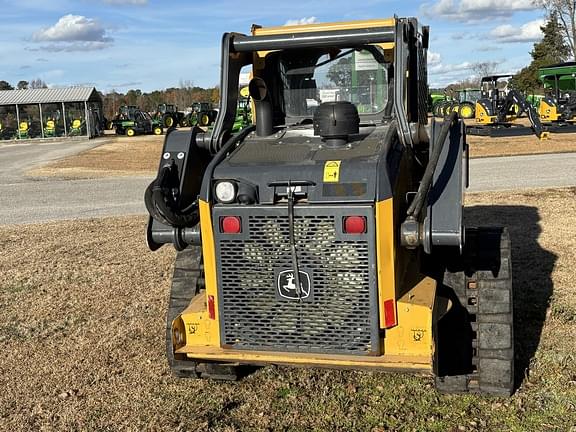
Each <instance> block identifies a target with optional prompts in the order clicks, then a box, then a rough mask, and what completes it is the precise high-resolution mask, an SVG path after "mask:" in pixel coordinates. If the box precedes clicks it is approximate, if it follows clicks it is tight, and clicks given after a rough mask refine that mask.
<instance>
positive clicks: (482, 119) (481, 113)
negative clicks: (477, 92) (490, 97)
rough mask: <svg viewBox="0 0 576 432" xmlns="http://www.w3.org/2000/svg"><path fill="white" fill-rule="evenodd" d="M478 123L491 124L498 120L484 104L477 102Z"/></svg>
mask: <svg viewBox="0 0 576 432" xmlns="http://www.w3.org/2000/svg"><path fill="white" fill-rule="evenodd" d="M475 112H476V123H479V124H483V125H490V124H493V123H495V122H496V116H493V115H490V114H489V113H488V111H487V110H486V108H485V107H484V105H482V104H480V103H478V102H476V109H475Z"/></svg>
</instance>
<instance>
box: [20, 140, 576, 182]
mask: <svg viewBox="0 0 576 432" xmlns="http://www.w3.org/2000/svg"><path fill="white" fill-rule="evenodd" d="M109 141H111V142H109ZM467 142H468V144H469V145H470V156H471V157H489V156H511V155H521V154H540V153H558V152H574V151H576V134H551V135H550V138H549V139H548V140H544V141H540V140H539V139H538V138H536V137H535V136H534V135H528V136H521V137H509V138H489V137H479V136H473V135H468V137H467ZM163 143H164V136H154V135H144V136H136V137H132V138H128V137H124V136H120V137H114V136H110V138H108V139H107V144H104V145H102V146H99V147H96V148H94V149H91V150H88V151H85V152H82V153H79V154H77V155H74V156H70V157H68V158H66V159H63V160H60V161H56V162H52V163H50V164H48V165H45V166H42V167H39V168H34V169H33V170H31V171H29V172H28V173H27V174H28V175H29V176H32V177H60V178H69V179H79V178H99V177H109V176H130V175H150V176H152V175H155V174H156V170H157V169H158V163H159V161H160V153H161V152H162V145H163Z"/></svg>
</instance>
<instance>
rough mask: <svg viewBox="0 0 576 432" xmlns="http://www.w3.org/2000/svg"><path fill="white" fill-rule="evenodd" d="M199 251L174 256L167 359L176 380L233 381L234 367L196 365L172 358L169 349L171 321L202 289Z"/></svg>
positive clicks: (183, 252) (201, 268) (170, 349)
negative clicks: (209, 379)
mask: <svg viewBox="0 0 576 432" xmlns="http://www.w3.org/2000/svg"><path fill="white" fill-rule="evenodd" d="M203 273H204V270H203V266H202V250H201V248H200V247H199V246H189V247H188V248H186V249H184V250H183V251H180V252H178V253H177V254H176V261H175V263H174V274H173V276H172V287H171V289H170V301H169V304H168V313H167V315H166V357H167V359H168V364H169V366H170V369H171V370H172V373H173V374H174V375H175V376H177V377H179V378H212V379H218V380H227V381H235V380H236V379H238V374H237V370H236V366H235V365H231V364H219V363H198V362H195V361H191V360H186V359H185V357H184V356H181V357H180V358H178V355H176V356H175V355H174V350H173V346H172V321H173V320H174V319H175V318H176V317H177V316H178V315H180V313H182V311H183V310H184V309H186V308H187V307H188V305H189V304H190V301H191V300H192V298H193V297H194V296H195V295H197V294H199V293H200V290H201V288H202V287H203V285H204V281H203Z"/></svg>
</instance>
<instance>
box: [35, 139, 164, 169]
mask: <svg viewBox="0 0 576 432" xmlns="http://www.w3.org/2000/svg"><path fill="white" fill-rule="evenodd" d="M109 141H110V142H109V143H106V144H103V145H101V146H98V147H96V148H93V149H90V150H87V151H84V152H82V153H79V154H77V155H73V156H70V157H67V158H65V159H62V160H59V161H56V162H52V163H50V164H47V165H44V166H42V167H39V168H34V169H32V170H30V171H28V172H27V173H26V174H27V175H29V176H32V177H61V178H70V179H79V178H98V177H112V176H131V175H153V174H154V173H156V171H157V169H158V164H159V162H160V154H161V152H162V145H163V143H164V136H163V135H159V136H156V135H140V136H135V137H125V136H116V137H114V136H111V137H110V138H109Z"/></svg>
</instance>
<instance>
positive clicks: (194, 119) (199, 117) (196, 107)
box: [180, 102, 218, 127]
mask: <svg viewBox="0 0 576 432" xmlns="http://www.w3.org/2000/svg"><path fill="white" fill-rule="evenodd" d="M217 115H218V111H217V110H215V109H214V108H213V107H212V104H211V103H210V102H194V103H193V104H192V111H191V112H190V113H188V114H186V116H185V117H184V119H183V120H182V122H181V123H180V124H181V126H183V127H186V126H196V125H197V126H204V127H208V126H210V125H211V124H212V123H214V121H215V120H216V116H217Z"/></svg>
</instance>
